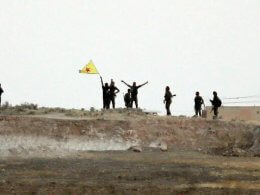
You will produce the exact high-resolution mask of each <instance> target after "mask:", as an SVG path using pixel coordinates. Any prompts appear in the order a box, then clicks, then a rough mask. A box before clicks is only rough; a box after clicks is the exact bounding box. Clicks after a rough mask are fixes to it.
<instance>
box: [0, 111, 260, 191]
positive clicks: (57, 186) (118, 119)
mask: <svg viewBox="0 0 260 195" xmlns="http://www.w3.org/2000/svg"><path fill="white" fill-rule="evenodd" d="M0 142H1V146H0V154H1V156H0V194H10V193H14V194H260V158H259V156H260V144H259V143H260V127H259V126H258V125H257V124H254V123H248V122H234V121H218V120H214V121H213V120H204V119H192V118H185V117H181V118H180V117H159V116H150V115H146V114H141V113H131V112H127V113H96V114H94V115H92V116H83V117H78V116H77V117H74V116H65V115H64V114H60V113H58V114H57V113H51V114H47V115H33V116H30V115H27V116H24V115H20V116H16V115H14V116H10V115H2V116H0ZM131 146H132V147H133V146H137V147H139V148H140V149H141V152H133V151H132V150H127V149H128V148H129V147H131ZM162 146H164V150H166V151H164V152H163V151H162ZM165 148H166V149H165Z"/></svg>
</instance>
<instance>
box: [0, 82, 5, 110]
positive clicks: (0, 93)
mask: <svg viewBox="0 0 260 195" xmlns="http://www.w3.org/2000/svg"><path fill="white" fill-rule="evenodd" d="M2 93H4V90H3V89H2V87H1V83H0V107H1V96H2Z"/></svg>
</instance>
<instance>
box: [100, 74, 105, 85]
mask: <svg viewBox="0 0 260 195" xmlns="http://www.w3.org/2000/svg"><path fill="white" fill-rule="evenodd" d="M100 80H101V85H102V87H104V83H103V79H102V76H100Z"/></svg>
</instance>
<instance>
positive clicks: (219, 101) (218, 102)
mask: <svg viewBox="0 0 260 195" xmlns="http://www.w3.org/2000/svg"><path fill="white" fill-rule="evenodd" d="M221 105H222V101H221V100H220V99H219V98H217V101H216V106H217V107H221Z"/></svg>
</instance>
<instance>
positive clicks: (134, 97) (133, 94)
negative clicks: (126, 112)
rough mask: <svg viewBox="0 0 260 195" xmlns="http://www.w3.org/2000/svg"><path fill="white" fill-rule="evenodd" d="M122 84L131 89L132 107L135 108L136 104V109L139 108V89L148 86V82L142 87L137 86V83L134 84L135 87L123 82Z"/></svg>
mask: <svg viewBox="0 0 260 195" xmlns="http://www.w3.org/2000/svg"><path fill="white" fill-rule="evenodd" d="M121 82H122V83H124V84H125V85H127V86H128V87H129V88H130V89H131V107H133V102H135V107H136V108H138V98H137V94H138V89H139V88H140V87H142V86H144V85H146V84H147V83H148V81H147V82H145V83H144V84H142V85H136V82H133V85H129V84H127V83H126V82H125V81H123V80H122V81H121Z"/></svg>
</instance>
